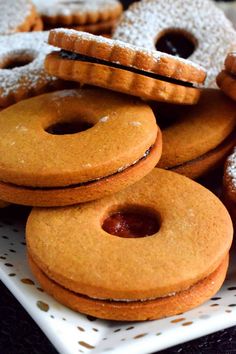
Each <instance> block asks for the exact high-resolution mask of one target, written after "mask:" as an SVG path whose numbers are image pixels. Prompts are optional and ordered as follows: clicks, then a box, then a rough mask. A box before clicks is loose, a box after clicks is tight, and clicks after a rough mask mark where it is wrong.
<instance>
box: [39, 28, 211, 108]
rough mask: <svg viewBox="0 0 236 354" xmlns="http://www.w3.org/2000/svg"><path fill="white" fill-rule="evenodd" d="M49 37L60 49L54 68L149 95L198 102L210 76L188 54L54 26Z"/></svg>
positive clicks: (66, 75)
mask: <svg viewBox="0 0 236 354" xmlns="http://www.w3.org/2000/svg"><path fill="white" fill-rule="evenodd" d="M49 43H50V44H51V45H53V46H55V47H59V48H60V49H61V51H60V52H53V53H51V54H49V55H48V56H47V58H46V60H45V69H46V71H47V72H48V73H49V74H51V75H55V76H57V77H60V78H62V79H65V80H68V79H70V80H75V81H78V82H80V83H82V84H84V83H86V84H91V85H95V86H100V87H104V88H108V89H110V90H114V91H119V92H123V93H126V94H130V95H134V96H139V97H142V98H145V99H150V100H157V101H165V102H171V103H179V104H194V103H196V102H197V101H198V99H199V96H200V90H199V88H198V87H199V85H200V84H202V83H203V82H204V79H205V76H206V74H205V71H204V70H203V69H202V68H200V67H199V66H197V65H195V64H193V63H191V62H189V61H186V60H184V59H181V58H176V57H174V56H171V55H168V54H164V53H161V52H157V51H150V50H146V49H143V48H142V47H137V46H134V45H130V44H128V43H124V42H120V41H115V40H112V39H109V38H104V37H101V36H95V35H92V34H89V33H84V32H77V31H74V30H68V29H55V30H52V31H50V34H49Z"/></svg>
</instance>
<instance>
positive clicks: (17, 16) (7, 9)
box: [0, 0, 38, 47]
mask: <svg viewBox="0 0 236 354" xmlns="http://www.w3.org/2000/svg"><path fill="white" fill-rule="evenodd" d="M0 13H1V23H0V35H6V34H12V33H16V32H28V31H30V29H31V28H32V26H34V25H35V23H36V21H37V16H38V15H37V12H36V9H35V6H34V5H33V3H32V1H31V0H7V1H5V0H0ZM8 47H9V46H8Z"/></svg>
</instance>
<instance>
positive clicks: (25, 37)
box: [0, 32, 62, 107]
mask: <svg viewBox="0 0 236 354" xmlns="http://www.w3.org/2000/svg"><path fill="white" fill-rule="evenodd" d="M47 36H48V33H47V32H31V33H16V34H12V35H9V36H1V37H0V81H1V85H0V107H7V106H9V105H11V104H13V103H15V102H18V101H20V100H22V99H25V98H27V97H30V96H35V95H38V94H40V93H43V92H46V91H48V90H52V89H54V90H55V88H59V86H61V85H62V81H61V80H58V79H57V78H56V77H52V76H51V75H48V74H47V73H46V72H45V70H44V59H45V56H46V55H47V54H48V53H50V52H51V50H52V47H51V46H50V45H48V44H47V43H46V41H47Z"/></svg>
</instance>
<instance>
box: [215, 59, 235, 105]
mask: <svg viewBox="0 0 236 354" xmlns="http://www.w3.org/2000/svg"><path fill="white" fill-rule="evenodd" d="M216 82H217V85H218V86H219V87H220V89H221V90H222V91H223V92H224V93H225V94H226V95H227V96H229V97H230V98H232V99H233V100H234V101H236V52H232V53H229V54H228V55H227V57H226V59H225V70H222V71H221V72H220V73H219V75H218V76H217V79H216Z"/></svg>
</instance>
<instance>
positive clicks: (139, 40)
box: [113, 0, 236, 87]
mask: <svg viewBox="0 0 236 354" xmlns="http://www.w3.org/2000/svg"><path fill="white" fill-rule="evenodd" d="M113 38H114V39H119V40H121V41H124V42H128V43H130V44H133V45H137V46H140V47H143V48H146V49H147V50H156V49H157V50H160V51H163V52H166V53H170V54H172V55H177V56H180V57H183V58H188V59H190V60H192V61H193V62H195V63H197V64H199V65H202V66H203V67H204V68H206V70H207V73H208V76H207V80H206V86H208V87H215V86H216V85H215V78H216V76H217V74H218V73H219V72H220V70H221V69H222V67H223V63H224V59H225V56H226V54H227V52H229V51H231V50H232V48H235V47H236V32H235V30H234V29H233V25H232V24H231V22H230V21H229V20H228V19H227V18H226V16H225V15H224V13H223V11H222V10H220V9H218V8H217V6H216V5H215V4H214V3H213V1H210V0H194V1H193V0H179V1H172V0H159V1H156V0H143V1H140V2H135V3H134V4H133V5H131V6H130V8H129V9H128V10H127V11H126V12H125V13H124V14H123V17H122V19H121V21H120V22H119V25H118V26H117V28H116V30H115V32H114V35H113Z"/></svg>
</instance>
